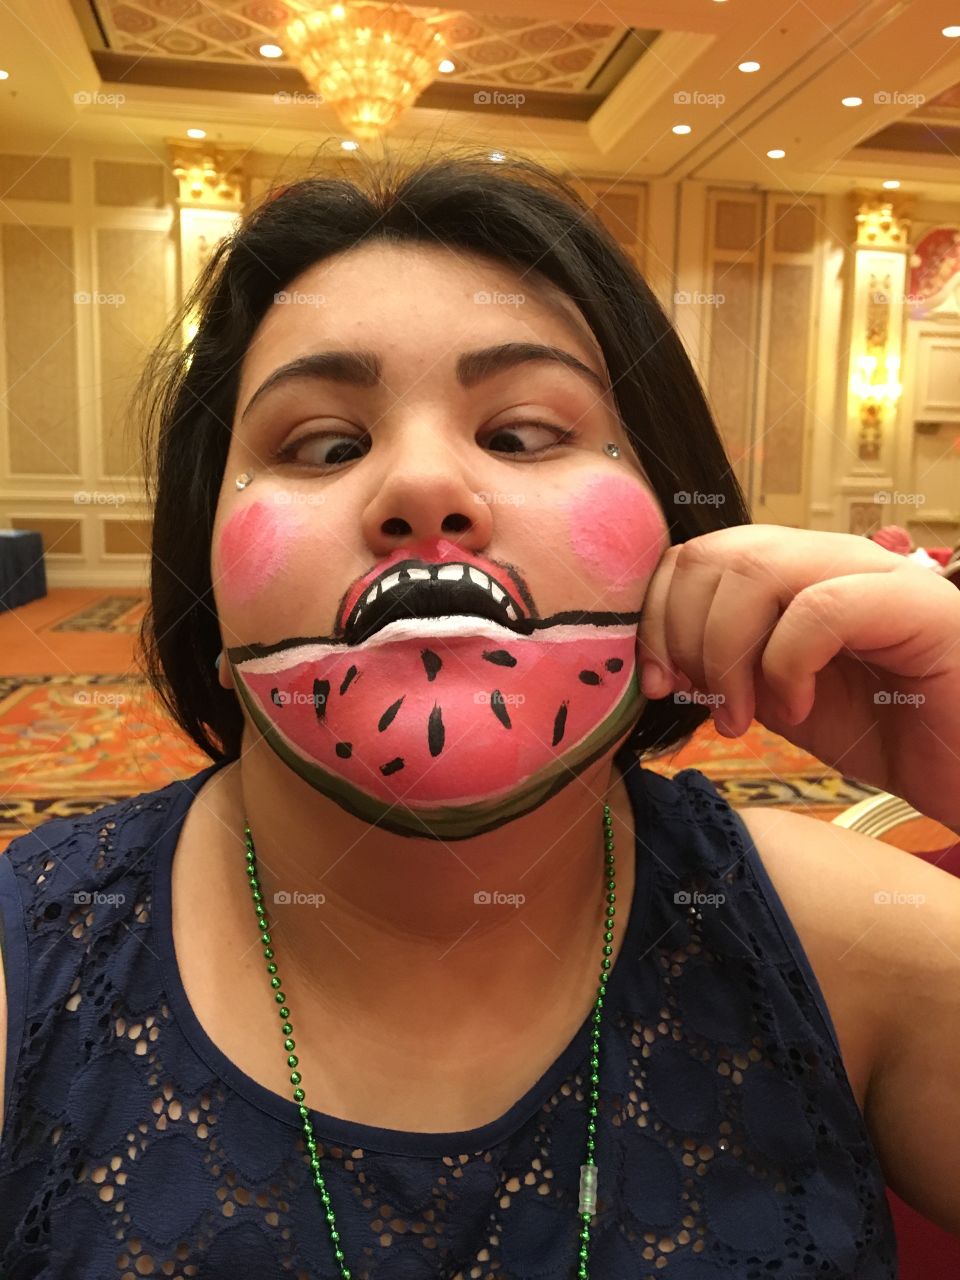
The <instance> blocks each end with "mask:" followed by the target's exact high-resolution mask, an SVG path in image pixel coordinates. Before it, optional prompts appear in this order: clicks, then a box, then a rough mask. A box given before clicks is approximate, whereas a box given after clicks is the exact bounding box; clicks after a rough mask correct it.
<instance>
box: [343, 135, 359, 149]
mask: <svg viewBox="0 0 960 1280" xmlns="http://www.w3.org/2000/svg"><path fill="white" fill-rule="evenodd" d="M359 146H360V143H359V142H354V140H353V139H352V138H344V140H343V141H342V142H341V143H340V147H341V150H343V151H356V149H357V148H358V147H359Z"/></svg>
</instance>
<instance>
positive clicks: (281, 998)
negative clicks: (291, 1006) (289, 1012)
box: [271, 983, 287, 1004]
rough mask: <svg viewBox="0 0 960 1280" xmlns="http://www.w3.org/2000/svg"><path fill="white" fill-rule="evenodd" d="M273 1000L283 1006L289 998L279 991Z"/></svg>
mask: <svg viewBox="0 0 960 1280" xmlns="http://www.w3.org/2000/svg"><path fill="white" fill-rule="evenodd" d="M272 985H273V984H272V983H271V986H272ZM273 998H274V1000H276V1002H277V1004H283V1003H284V1001H285V1000H286V998H287V997H286V996H285V995H284V994H283V992H282V991H278V992H277V994H276V995H275V996H274V997H273Z"/></svg>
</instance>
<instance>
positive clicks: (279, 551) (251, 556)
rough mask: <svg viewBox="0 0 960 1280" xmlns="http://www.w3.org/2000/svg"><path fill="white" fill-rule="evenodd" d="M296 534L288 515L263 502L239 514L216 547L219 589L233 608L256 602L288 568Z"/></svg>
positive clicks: (222, 534)
mask: <svg viewBox="0 0 960 1280" xmlns="http://www.w3.org/2000/svg"><path fill="white" fill-rule="evenodd" d="M296 534H297V524H296V521H295V520H292V519H291V516H290V513H289V512H286V511H282V510H277V509H276V508H274V507H270V506H267V505H266V504H265V503H263V502H254V503H252V504H251V505H250V506H249V507H244V508H243V509H242V510H240V511H238V512H236V514H235V515H232V516H231V517H230V519H229V520H228V521H227V523H226V524H225V525H224V526H223V532H222V533H221V535H220V542H219V544H218V546H217V555H216V565H217V569H216V572H217V584H216V585H217V587H218V588H219V589H220V590H222V591H223V592H224V594H225V596H226V597H227V598H229V600H230V602H231V603H233V604H246V603H247V602H248V601H250V600H253V599H255V598H256V597H257V596H258V595H259V594H260V593H261V592H262V591H263V589H264V587H265V586H266V585H267V583H268V582H269V581H270V580H271V579H272V578H275V577H277V576H278V575H279V574H280V573H282V572H283V570H284V569H285V568H286V565H287V563H288V558H289V555H290V552H291V549H292V546H291V544H292V543H293V541H294V540H295V538H296Z"/></svg>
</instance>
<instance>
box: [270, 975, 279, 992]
mask: <svg viewBox="0 0 960 1280" xmlns="http://www.w3.org/2000/svg"><path fill="white" fill-rule="evenodd" d="M270 985H271V987H273V989H274V991H276V989H277V988H278V987H279V986H280V979H279V978H271V979H270Z"/></svg>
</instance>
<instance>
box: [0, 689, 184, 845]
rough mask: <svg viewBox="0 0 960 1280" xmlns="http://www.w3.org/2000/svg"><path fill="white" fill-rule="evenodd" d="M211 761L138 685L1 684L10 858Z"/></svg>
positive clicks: (3, 841) (2, 776)
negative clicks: (48, 824) (18, 845)
mask: <svg viewBox="0 0 960 1280" xmlns="http://www.w3.org/2000/svg"><path fill="white" fill-rule="evenodd" d="M208 763H209V760H208V759H207V758H206V756H204V755H203V753H202V752H200V751H199V750H198V749H197V748H195V747H194V746H192V744H190V743H188V742H186V741H185V740H184V739H183V738H182V737H181V736H180V735H179V734H178V733H177V732H176V731H175V730H174V729H173V727H172V726H171V725H170V723H169V721H166V720H165V719H164V717H163V715H162V713H161V712H160V711H159V709H158V707H157V704H156V702H155V700H154V698H153V695H152V693H151V692H150V691H149V690H148V689H147V686H146V683H145V681H144V680H143V679H142V678H141V677H137V676H114V675H99V676H74V675H69V676H63V675H62V676H0V849H2V848H5V847H6V845H7V844H8V843H9V841H10V840H11V839H13V838H14V836H17V835H20V834H21V833H22V832H23V831H25V830H30V829H32V828H33V827H36V826H38V825H39V824H40V823H41V822H43V821H45V820H46V819H47V818H53V817H61V816H64V815H67V814H79V813H90V812H91V811H92V810H94V809H98V808H100V807H101V806H102V805H105V804H110V803H112V802H113V801H114V800H116V799H119V798H120V797H121V796H130V795H137V794H139V793H140V792H141V791H151V790H154V789H156V788H157V787H162V786H166V784H167V783H168V782H170V781H171V780H172V779H174V778H182V777H187V776H189V775H190V774H192V773H196V771H197V770H198V769H201V768H202V767H203V766H204V765H205V764H208Z"/></svg>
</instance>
